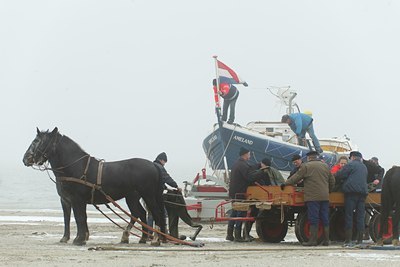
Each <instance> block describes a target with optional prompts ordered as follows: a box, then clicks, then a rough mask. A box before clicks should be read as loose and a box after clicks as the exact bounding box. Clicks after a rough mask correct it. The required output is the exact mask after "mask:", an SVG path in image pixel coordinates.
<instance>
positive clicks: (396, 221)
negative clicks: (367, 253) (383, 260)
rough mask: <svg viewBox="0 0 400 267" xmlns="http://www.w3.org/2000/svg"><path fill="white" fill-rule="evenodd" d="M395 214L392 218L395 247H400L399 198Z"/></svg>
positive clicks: (398, 198) (399, 198)
mask: <svg viewBox="0 0 400 267" xmlns="http://www.w3.org/2000/svg"><path fill="white" fill-rule="evenodd" d="M395 205H396V208H395V212H394V214H393V216H392V233H393V239H392V244H393V246H398V245H399V222H400V197H397V201H396V204H395Z"/></svg>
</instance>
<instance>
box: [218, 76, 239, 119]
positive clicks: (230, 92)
mask: <svg viewBox="0 0 400 267" xmlns="http://www.w3.org/2000/svg"><path fill="white" fill-rule="evenodd" d="M213 86H214V92H215V91H216V90H217V89H216V86H217V81H216V79H213ZM218 94H219V95H220V96H221V97H222V98H223V99H224V103H223V105H222V117H221V120H222V121H226V119H227V117H228V109H230V113H229V119H228V121H227V123H229V124H232V123H233V122H234V120H235V107H236V100H237V99H238V98H239V90H238V89H237V88H236V87H235V86H233V85H232V84H229V83H220V84H219V90H218Z"/></svg>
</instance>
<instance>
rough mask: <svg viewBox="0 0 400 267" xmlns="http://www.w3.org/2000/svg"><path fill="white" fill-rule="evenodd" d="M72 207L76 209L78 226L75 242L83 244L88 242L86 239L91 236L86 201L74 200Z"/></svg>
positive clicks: (75, 214)
mask: <svg viewBox="0 0 400 267" xmlns="http://www.w3.org/2000/svg"><path fill="white" fill-rule="evenodd" d="M72 209H73V211H74V217H75V221H76V227H77V229H78V231H77V234H76V237H75V239H74V242H73V244H74V245H78V246H82V245H85V244H86V240H87V239H88V238H89V230H88V226H87V214H86V203H84V202H83V201H80V202H76V201H75V202H73V203H72Z"/></svg>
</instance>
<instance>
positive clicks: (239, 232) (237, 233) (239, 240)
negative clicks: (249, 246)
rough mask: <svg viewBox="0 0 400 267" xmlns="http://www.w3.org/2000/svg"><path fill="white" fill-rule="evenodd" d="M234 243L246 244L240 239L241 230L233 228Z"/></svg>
mask: <svg viewBox="0 0 400 267" xmlns="http://www.w3.org/2000/svg"><path fill="white" fill-rule="evenodd" d="M234 241H235V242H248V241H246V240H244V239H243V238H242V229H241V228H235V240H234Z"/></svg>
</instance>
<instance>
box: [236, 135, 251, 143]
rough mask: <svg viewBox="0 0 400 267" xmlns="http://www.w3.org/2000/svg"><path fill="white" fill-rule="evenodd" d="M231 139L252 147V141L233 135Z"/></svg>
mask: <svg viewBox="0 0 400 267" xmlns="http://www.w3.org/2000/svg"><path fill="white" fill-rule="evenodd" d="M233 139H234V140H236V141H239V142H241V143H245V144H248V145H253V141H252V140H249V139H246V138H244V137H241V136H237V135H235V136H234V137H233Z"/></svg>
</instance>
